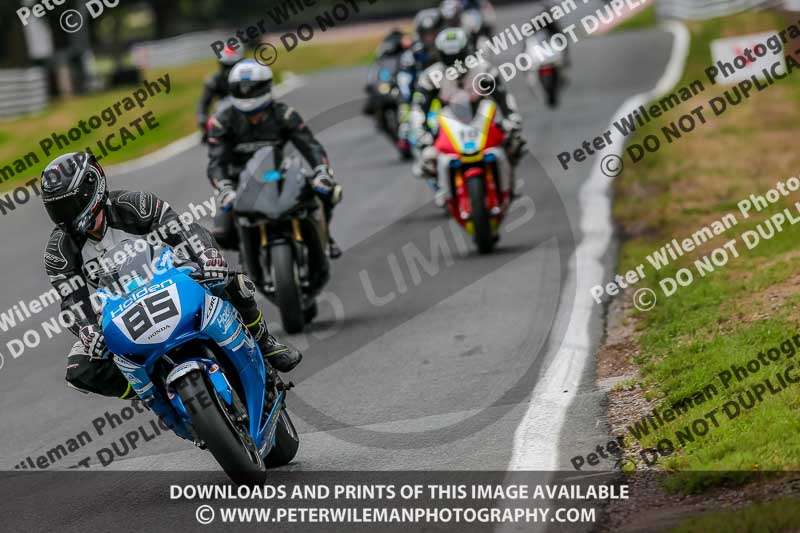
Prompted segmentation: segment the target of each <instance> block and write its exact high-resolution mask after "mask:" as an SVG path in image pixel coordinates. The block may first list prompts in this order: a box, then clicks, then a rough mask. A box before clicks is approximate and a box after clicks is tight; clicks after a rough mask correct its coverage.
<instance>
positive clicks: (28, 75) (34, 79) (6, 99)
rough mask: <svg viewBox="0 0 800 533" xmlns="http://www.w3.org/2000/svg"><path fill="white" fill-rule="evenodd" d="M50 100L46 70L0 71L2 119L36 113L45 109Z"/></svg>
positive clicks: (0, 112)
mask: <svg viewBox="0 0 800 533" xmlns="http://www.w3.org/2000/svg"><path fill="white" fill-rule="evenodd" d="M48 99H49V95H48V92H47V73H46V71H45V69H43V68H41V67H32V68H26V69H10V70H0V117H11V116H17V115H23V114H25V113H35V112H37V111H40V110H42V109H44V107H45V106H46V105H47V102H48Z"/></svg>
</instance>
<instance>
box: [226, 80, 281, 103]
mask: <svg viewBox="0 0 800 533" xmlns="http://www.w3.org/2000/svg"><path fill="white" fill-rule="evenodd" d="M230 90H231V96H233V97H234V98H241V99H249V98H258V97H260V96H264V95H266V94H269V93H270V91H272V80H265V81H250V80H243V81H237V82H235V83H232V84H231V86H230Z"/></svg>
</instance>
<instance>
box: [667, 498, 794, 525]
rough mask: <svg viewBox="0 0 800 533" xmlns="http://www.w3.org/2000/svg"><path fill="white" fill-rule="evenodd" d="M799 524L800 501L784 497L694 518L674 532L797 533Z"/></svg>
mask: <svg viewBox="0 0 800 533" xmlns="http://www.w3.org/2000/svg"><path fill="white" fill-rule="evenodd" d="M797 524H800V500H797V499H794V498H782V499H780V500H775V501H772V502H768V503H759V504H755V505H751V506H749V507H745V508H744V509H739V510H737V511H719V512H714V513H710V514H708V515H705V516H702V517H699V518H690V519H688V520H686V521H685V522H683V523H682V524H680V525H679V526H678V527H676V528H674V529H673V530H672V533H707V532H708V531H727V532H730V533H751V532H752V533H777V532H779V531H793V530H794V529H795V528H797Z"/></svg>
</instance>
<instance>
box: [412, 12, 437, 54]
mask: <svg viewBox="0 0 800 533" xmlns="http://www.w3.org/2000/svg"><path fill="white" fill-rule="evenodd" d="M441 29H442V13H441V12H440V11H439V10H438V9H436V8H430V9H423V10H422V11H420V12H419V13H417V16H416V17H415V18H414V30H415V31H416V32H417V37H418V38H419V40H420V41H422V42H423V43H424V44H425V46H431V47H432V46H433V44H434V41H435V40H436V36H437V35H438V34H439V32H440V31H441Z"/></svg>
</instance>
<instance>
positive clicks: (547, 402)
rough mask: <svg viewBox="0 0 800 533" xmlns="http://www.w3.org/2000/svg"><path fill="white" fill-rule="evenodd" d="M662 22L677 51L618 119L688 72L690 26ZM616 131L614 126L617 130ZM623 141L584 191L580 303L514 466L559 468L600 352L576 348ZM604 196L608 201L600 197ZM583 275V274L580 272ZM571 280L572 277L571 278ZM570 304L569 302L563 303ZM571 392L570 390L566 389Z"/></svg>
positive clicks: (540, 387) (591, 305)
mask: <svg viewBox="0 0 800 533" xmlns="http://www.w3.org/2000/svg"><path fill="white" fill-rule="evenodd" d="M661 26H662V27H663V28H664V29H665V30H666V31H668V32H670V33H672V35H673V36H674V41H673V46H672V53H671V56H670V59H669V62H668V64H667V67H666V69H665V71H664V74H663V75H662V76H661V78H660V79H659V80H658V83H656V85H655V87H653V89H651V90H650V91H648V92H645V93H641V94H638V95H635V96H632V97H631V98H629V99H628V100H626V101H625V103H623V104H622V106H621V107H620V109H619V110H618V111H617V112H616V113H615V115H614V117H615V118H616V117H620V116H625V115H627V114H629V113H631V112H632V111H633V110H634V109H636V108H638V107H639V106H640V105H645V104H647V103H649V102H650V101H652V100H655V99H657V98H659V97H661V96H663V95H664V94H666V93H668V92H669V91H670V90H671V89H672V88H673V87H674V86H675V85H676V84H677V83H678V82H679V81H680V79H681V77H682V76H683V70H684V68H685V66H686V58H687V56H688V54H689V44H690V40H691V36H690V34H689V30H688V28H687V27H686V26H685V25H684V24H682V23H680V22H676V21H669V22H666V23H663V24H661ZM611 129H612V130H613V128H611ZM614 134H615V136H616V137H617V139H616V140H615V141H614V143H613V145H611V146H610V147H608V148H607V149H606V150H604V151H603V152H602V153H598V154H597V156H596V157H595V162H594V165H593V167H592V171H591V174H590V176H589V179H588V180H587V181H586V183H584V185H583V186H582V187H581V189H580V191H579V193H578V201H579V204H580V207H581V213H582V215H581V221H580V228H581V232H582V233H583V235H584V237H583V240H582V241H581V242H580V244H579V245H578V247H577V248H576V250H575V259H574V261H573V262H571V265H572V264H575V265H577V267H576V268H577V269H579V271H576V269H574V268H572V267H570V271H569V273H568V280H567V284H566V286H569V285H570V283H572V284H574V286H575V291H576V292H575V301H574V302H573V305H572V313H571V315H570V317H569V324H568V326H567V330H566V335H565V336H564V341H565V342H568V343H570V345H571V346H572V347H567V346H566V345H565V344H562V345H561V346H560V347H559V349H558V353H557V355H556V356H555V357H554V358H553V359H552V361H551V363H550V365H549V367H548V368H547V370H546V372H545V373H544V375H543V376H542V377H541V378H540V379H539V381H538V382H537V384H536V387H535V388H534V390H533V393H532V395H531V399H530V403H529V405H528V409H527V412H526V413H525V416H524V417H523V418H522V420H521V421H520V424H519V426H518V427H517V430H516V432H515V434H514V448H513V452H512V456H511V461H510V462H509V465H508V470H510V471H518V470H538V471H552V470H555V469H557V468H559V467H560V466H561V465H559V463H558V461H559V455H560V453H561V449H560V447H559V445H560V438H561V434H562V431H563V428H564V425H565V423H566V422H567V421H566V412H567V409H568V408H569V406H570V404H571V403H572V400H573V399H574V398H575V396H576V395H577V388H578V386H579V384H580V380H581V377H582V375H583V373H584V370H585V369H586V365H587V364H588V363H589V361H591V360H592V358H593V355H594V350H589V349H575V348H574V346H591V333H590V324H591V319H592V315H593V313H595V312H597V311H598V310H599V307H597V304H596V303H595V302H594V299H593V298H591V297H590V296H589V288H590V287H592V286H594V285H600V284H602V283H603V276H604V271H605V269H604V267H603V257H604V255H605V254H606V253H607V251H608V248H609V246H610V244H611V242H612V237H613V226H612V219H611V197H610V194H609V190H610V187H611V183H612V180H611V179H610V178H608V177H606V176H605V175H604V174H603V172H602V171H601V168H600V165H601V162H602V160H603V157H605V156H607V155H611V154H613V155H617V156H620V157H621V156H622V155H623V150H624V148H625V140H624V138H622V135H621V134H619V133H618V132H616V131H614ZM598 199H602V200H603V201H597V200H598ZM579 273H580V276H579V275H578V274H579ZM570 278H571V279H570ZM562 303H565V302H562ZM564 390H567V391H568V392H566V393H565V392H563V391H564Z"/></svg>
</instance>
